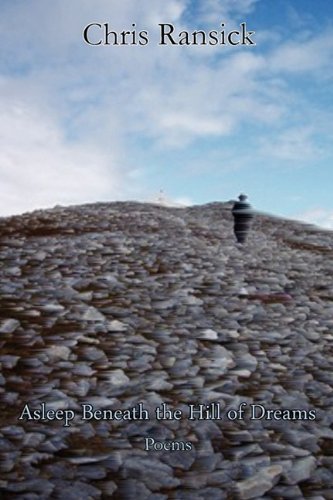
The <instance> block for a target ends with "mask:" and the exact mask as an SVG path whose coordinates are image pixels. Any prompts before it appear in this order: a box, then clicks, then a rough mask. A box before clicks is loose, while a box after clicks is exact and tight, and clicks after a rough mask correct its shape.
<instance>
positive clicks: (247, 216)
mask: <svg viewBox="0 0 333 500" xmlns="http://www.w3.org/2000/svg"><path fill="white" fill-rule="evenodd" d="M238 199H239V201H236V202H235V204H234V206H233V207H232V215H233V216H234V233H235V236H236V238H237V241H238V243H245V240H246V237H247V233H248V232H249V229H250V225H251V219H252V218H253V211H252V208H251V205H250V204H249V203H247V202H246V199H247V196H246V195H245V194H240V195H239V197H238Z"/></svg>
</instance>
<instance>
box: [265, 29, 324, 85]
mask: <svg viewBox="0 0 333 500" xmlns="http://www.w3.org/2000/svg"><path fill="white" fill-rule="evenodd" d="M269 65H270V69H271V70H272V71H276V72H281V71H283V72H288V73H309V75H311V77H314V78H315V77H316V76H317V75H316V73H315V72H316V71H321V72H322V71H329V74H330V75H331V76H332V66H333V31H332V29H328V30H325V31H324V32H323V33H320V34H319V35H315V36H314V35H313V33H311V37H310V38H306V39H302V38H300V39H295V40H292V41H290V40H288V41H287V42H285V43H284V44H282V45H280V46H279V47H278V48H277V49H276V51H275V52H274V53H273V55H272V57H271V58H270V60H269Z"/></svg>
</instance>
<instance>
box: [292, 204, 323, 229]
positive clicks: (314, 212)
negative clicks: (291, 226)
mask: <svg viewBox="0 0 333 500" xmlns="http://www.w3.org/2000/svg"><path fill="white" fill-rule="evenodd" d="M292 218H293V219H297V220H300V221H303V222H308V223H310V224H314V225H316V226H320V227H322V228H325V229H333V211H332V210H327V209H324V208H313V209H311V210H307V211H305V212H303V213H300V214H296V215H295V216H293V217H292Z"/></svg>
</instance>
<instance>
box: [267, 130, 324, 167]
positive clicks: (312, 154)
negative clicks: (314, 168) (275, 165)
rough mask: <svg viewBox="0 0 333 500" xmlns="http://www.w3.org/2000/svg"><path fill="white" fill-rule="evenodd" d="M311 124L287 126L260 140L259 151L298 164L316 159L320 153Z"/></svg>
mask: <svg viewBox="0 0 333 500" xmlns="http://www.w3.org/2000/svg"><path fill="white" fill-rule="evenodd" d="M315 134H316V130H315V128H314V127H313V126H300V127H289V128H287V129H286V130H283V131H282V132H279V133H276V134H275V135H274V137H272V138H268V137H267V138H264V139H262V140H261V148H260V153H261V155H263V156H271V157H272V158H276V159H279V160H286V161H288V162H289V161H291V162H298V163H297V164H296V166H297V165H300V164H303V163H304V162H309V161H312V160H314V159H318V158H319V157H320V156H321V155H322V154H323V152H322V150H321V148H320V147H319V146H318V145H317V143H316V139H315Z"/></svg>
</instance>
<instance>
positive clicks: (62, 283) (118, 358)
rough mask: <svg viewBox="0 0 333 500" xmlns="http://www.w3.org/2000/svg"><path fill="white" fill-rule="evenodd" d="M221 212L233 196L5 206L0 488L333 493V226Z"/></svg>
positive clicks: (124, 494)
mask: <svg viewBox="0 0 333 500" xmlns="http://www.w3.org/2000/svg"><path fill="white" fill-rule="evenodd" d="M232 228H233V221H232V215H231V203H210V204H207V205H204V206H193V207H189V208H172V207H162V206H158V205H153V204H143V203H136V202H115V203H97V204H91V205H84V206H74V207H69V208H63V207H55V208H54V209H50V210H43V211H34V212H31V213H27V214H23V215H21V216H15V217H10V218H2V219H0V254H1V268H0V287H1V299H0V300H1V304H0V316H1V317H0V367H1V374H0V402H1V412H0V490H1V494H0V496H1V498H4V499H6V498H9V499H25V500H35V499H36V500H37V499H38V500H40V499H48V498H51V499H53V498H54V499H65V498H66V499H67V500H71V499H73V500H74V499H75V500H77V499H78V498H80V499H81V500H85V499H86V500H88V499H100V498H102V499H103V498H111V497H112V498H115V499H139V500H140V499H143V500H145V499H150V500H162V499H169V498H170V499H191V500H192V499H206V498H207V497H210V498H214V499H217V500H218V499H240V500H241V499H285V498H293V499H303V498H306V499H312V500H320V499H332V498H333V430H332V424H333V393H332V380H333V379H332V377H333V375H332V369H333V349H332V346H333V283H332V276H333V259H332V254H333V235H332V233H330V232H328V231H326V232H325V231H323V230H317V229H316V228H314V227H311V226H307V225H302V224H301V223H297V222H293V221H289V220H283V219H278V218H274V217H270V216H267V215H263V214H258V215H257V216H256V218H255V220H254V222H253V226H252V230H251V232H250V234H249V237H248V241H247V242H246V244H245V245H244V246H238V245H237V244H236V243H235V238H234V235H233V230H232ZM140 405H141V409H142V412H143V413H144V411H146V412H148V414H149V419H144V418H141V417H140V418H134V417H135V415H134V408H135V409H137V410H138V411H139V408H140ZM163 405H164V406H163ZM191 405H192V406H191ZM200 405H201V406H200ZM83 408H88V409H89V408H90V410H91V415H90V417H91V418H85V419H83V414H82V410H83ZM157 408H164V409H165V413H164V417H163V418H157V414H156V409H157ZM190 408H192V409H195V410H196V413H195V417H194V418H193V419H190V418H189V409H190ZM200 408H201V409H202V411H203V413H202V416H203V418H202V419H199V418H198V415H199V409H200ZM50 409H51V410H52V411H51V412H49V413H48V414H47V415H46V414H43V411H45V412H46V411H49V410H50ZM132 410H133V411H132ZM171 410H172V411H176V410H178V413H173V417H174V418H166V417H167V415H168V413H167V412H168V411H171ZM117 411H118V413H117ZM131 411H132V416H130V415H129V414H130V412H131ZM135 411H136V410H135ZM200 411H201V410H200ZM71 412H72V413H71ZM119 415H120V417H119ZM126 415H127V417H126ZM169 415H170V414H169ZM177 415H178V417H179V415H180V418H176V416H177ZM71 416H73V418H72V419H71ZM88 416H89V415H88ZM117 416H118V417H119V418H117ZM160 416H161V415H160ZM46 417H47V418H46ZM65 417H66V418H68V419H69V420H68V421H67V425H65V424H66V421H65V420H64V419H65Z"/></svg>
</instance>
